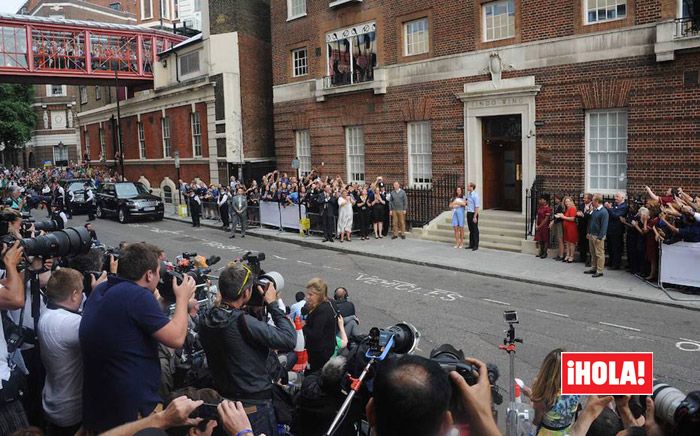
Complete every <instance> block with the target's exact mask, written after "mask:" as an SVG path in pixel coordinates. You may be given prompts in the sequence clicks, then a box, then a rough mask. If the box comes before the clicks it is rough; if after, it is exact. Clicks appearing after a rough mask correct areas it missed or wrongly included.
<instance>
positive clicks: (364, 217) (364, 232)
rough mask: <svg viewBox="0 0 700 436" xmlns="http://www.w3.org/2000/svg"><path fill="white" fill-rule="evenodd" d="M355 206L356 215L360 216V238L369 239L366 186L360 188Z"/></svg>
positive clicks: (368, 201)
mask: <svg viewBox="0 0 700 436" xmlns="http://www.w3.org/2000/svg"><path fill="white" fill-rule="evenodd" d="M355 206H357V211H358V212H359V213H358V215H359V216H360V239H362V240H363V241H364V240H367V239H369V226H370V212H371V209H370V199H369V193H368V191H367V188H362V191H361V193H360V196H359V199H358V200H357V202H356V203H355Z"/></svg>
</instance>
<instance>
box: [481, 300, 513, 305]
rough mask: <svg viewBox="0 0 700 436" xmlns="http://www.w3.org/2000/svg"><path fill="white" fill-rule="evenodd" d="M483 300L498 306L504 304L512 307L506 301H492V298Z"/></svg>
mask: <svg viewBox="0 0 700 436" xmlns="http://www.w3.org/2000/svg"><path fill="white" fill-rule="evenodd" d="M482 300H484V301H488V302H489V303H496V304H502V305H503V306H510V303H506V302H505V301H498V300H492V299H490V298H482Z"/></svg>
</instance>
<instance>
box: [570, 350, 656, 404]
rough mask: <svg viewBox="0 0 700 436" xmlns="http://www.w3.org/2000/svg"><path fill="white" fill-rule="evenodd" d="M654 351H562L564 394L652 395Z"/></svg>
mask: <svg viewBox="0 0 700 436" xmlns="http://www.w3.org/2000/svg"><path fill="white" fill-rule="evenodd" d="M653 360H654V354H653V353H576V352H564V353H562V354H561V393H562V395H651V393H652V387H653V380H652V370H653Z"/></svg>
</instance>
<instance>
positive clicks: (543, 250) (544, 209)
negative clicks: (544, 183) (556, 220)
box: [535, 195, 552, 259]
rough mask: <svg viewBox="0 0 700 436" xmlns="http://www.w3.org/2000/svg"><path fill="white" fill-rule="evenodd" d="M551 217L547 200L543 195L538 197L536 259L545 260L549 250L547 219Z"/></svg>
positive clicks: (550, 209)
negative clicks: (537, 250)
mask: <svg viewBox="0 0 700 436" xmlns="http://www.w3.org/2000/svg"><path fill="white" fill-rule="evenodd" d="M551 216H552V208H551V207H549V204H548V199H547V197H545V196H544V195H543V196H541V197H540V200H539V207H538V208H537V227H535V241H536V242H537V246H538V247H539V249H540V250H539V251H540V252H539V254H538V255H537V257H540V258H542V259H545V258H546V257H547V249H548V248H549V217H551Z"/></svg>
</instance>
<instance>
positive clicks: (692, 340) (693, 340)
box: [678, 338, 700, 344]
mask: <svg viewBox="0 0 700 436" xmlns="http://www.w3.org/2000/svg"><path fill="white" fill-rule="evenodd" d="M678 339H680V340H681V341H688V342H695V343H696V344H700V341H696V340H695V339H688V338H678Z"/></svg>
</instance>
